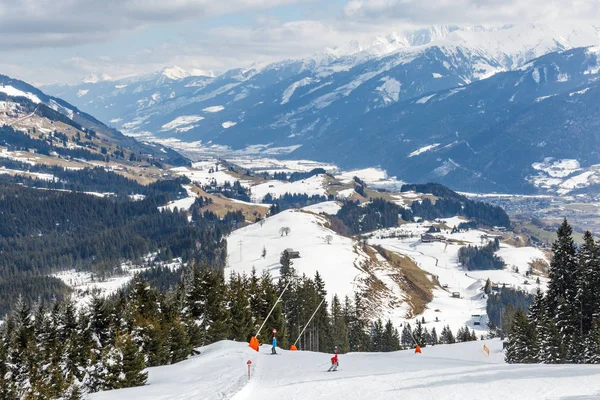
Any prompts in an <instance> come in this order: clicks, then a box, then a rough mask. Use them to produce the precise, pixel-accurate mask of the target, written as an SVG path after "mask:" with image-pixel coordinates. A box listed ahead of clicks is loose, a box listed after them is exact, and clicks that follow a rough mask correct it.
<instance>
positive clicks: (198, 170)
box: [171, 160, 248, 186]
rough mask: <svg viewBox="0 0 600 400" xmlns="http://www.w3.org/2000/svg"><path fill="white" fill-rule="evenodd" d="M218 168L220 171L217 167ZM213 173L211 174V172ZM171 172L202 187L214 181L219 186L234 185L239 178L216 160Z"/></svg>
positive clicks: (243, 182)
mask: <svg viewBox="0 0 600 400" xmlns="http://www.w3.org/2000/svg"><path fill="white" fill-rule="evenodd" d="M217 166H218V169H219V170H218V171H217V170H216V168H215V167H217ZM211 169H212V171H213V172H209V171H211ZM171 171H173V172H175V173H177V174H178V175H184V176H187V177H188V178H190V180H191V181H192V182H198V183H199V184H201V185H203V186H204V185H208V184H210V183H211V182H212V181H215V182H216V183H217V185H223V184H224V183H225V182H229V183H233V182H235V181H236V180H237V178H236V177H235V176H233V175H231V174H230V173H228V172H227V171H226V170H225V169H224V168H223V167H222V166H221V165H219V163H218V162H217V161H216V160H209V161H199V162H195V163H193V164H192V168H188V167H177V168H171ZM240 183H242V184H245V185H246V186H248V184H247V182H245V181H240Z"/></svg>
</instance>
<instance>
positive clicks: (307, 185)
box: [251, 175, 326, 202]
mask: <svg viewBox="0 0 600 400" xmlns="http://www.w3.org/2000/svg"><path fill="white" fill-rule="evenodd" d="M251 191H252V198H253V199H255V201H258V202H260V201H262V199H263V198H264V197H265V196H266V195H267V193H270V194H271V196H273V197H274V198H278V197H281V196H283V195H284V194H286V193H297V194H302V193H306V194H307V195H309V196H312V195H319V196H325V194H326V190H325V178H324V176H323V175H315V176H311V177H310V178H307V179H303V180H301V181H296V182H284V181H267V182H265V183H261V184H260V185H256V186H252V188H251Z"/></svg>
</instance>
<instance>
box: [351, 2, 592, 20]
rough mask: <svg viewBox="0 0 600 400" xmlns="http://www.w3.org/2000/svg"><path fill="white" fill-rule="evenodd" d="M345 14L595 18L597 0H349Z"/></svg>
mask: <svg viewBox="0 0 600 400" xmlns="http://www.w3.org/2000/svg"><path fill="white" fill-rule="evenodd" d="M344 13H345V15H346V17H347V18H350V19H355V20H362V21H365V22H371V23H374V22H376V21H381V20H401V21H406V22H410V23H413V24H496V23H516V22H527V23H547V22H554V21H557V20H577V19H585V20H588V21H594V20H596V21H597V20H598V17H599V16H600V3H599V2H598V1H596V0H531V1H525V0H428V1H422V0H350V1H349V2H348V3H347V4H346V6H345V7H344Z"/></svg>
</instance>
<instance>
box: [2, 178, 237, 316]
mask: <svg viewBox="0 0 600 400" xmlns="http://www.w3.org/2000/svg"><path fill="white" fill-rule="evenodd" d="M170 185H171V183H166V184H165V186H164V187H165V188H166V187H168V186H170ZM177 186H180V185H177ZM0 193H1V196H0V209H1V210H2V213H0V313H6V312H8V310H9V309H10V303H11V299H12V300H13V301H14V298H15V297H16V296H17V294H18V293H22V294H23V296H24V298H25V300H26V301H27V302H28V303H30V302H31V301H33V300H35V298H36V297H37V296H39V297H41V299H42V300H44V301H49V300H50V299H51V298H52V297H53V296H58V297H59V298H62V297H63V296H64V295H65V294H66V293H67V292H68V288H67V287H66V286H65V285H64V284H62V283H61V282H60V281H59V280H58V279H56V278H52V277H48V276H47V275H49V274H51V273H52V272H55V271H58V270H62V269H69V268H73V269H78V270H80V269H87V270H91V271H92V272H94V273H95V274H96V275H97V276H109V275H111V274H112V273H118V272H119V270H118V267H119V265H120V264H121V262H122V261H124V260H131V261H134V262H135V261H136V260H139V259H141V257H142V256H145V255H147V254H148V253H151V252H157V251H158V252H160V254H159V257H160V258H161V259H162V260H169V259H172V258H175V257H182V259H183V260H184V261H185V262H187V261H190V260H196V261H197V262H200V263H209V264H210V265H215V266H217V267H223V266H224V265H225V260H226V257H227V248H226V243H227V242H226V240H225V239H224V237H225V235H227V234H228V233H230V232H231V231H232V229H233V228H234V227H236V226H238V225H239V224H240V223H242V222H243V221H244V216H243V215H242V214H241V213H240V212H229V213H227V215H225V217H224V218H219V217H218V216H217V215H215V214H213V213H211V212H208V211H205V212H200V211H199V210H196V211H195V212H193V213H192V221H191V222H190V221H188V217H187V215H186V214H185V213H179V212H178V211H177V210H174V211H169V210H165V211H162V212H161V211H159V210H158V206H159V204H161V203H162V200H164V199H162V200H161V201H157V198H156V197H152V196H149V197H146V198H145V199H144V200H141V201H118V200H117V199H114V198H98V197H95V196H89V195H85V194H81V193H72V192H61V191H45V190H44V191H43V190H37V189H31V188H26V187H21V186H14V185H11V186H4V187H2V186H0ZM164 195H165V196H169V195H168V193H167V194H164Z"/></svg>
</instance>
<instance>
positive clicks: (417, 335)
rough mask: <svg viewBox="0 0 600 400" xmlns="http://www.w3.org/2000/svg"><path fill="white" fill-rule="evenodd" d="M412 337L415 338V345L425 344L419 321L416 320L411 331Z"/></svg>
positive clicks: (425, 340)
mask: <svg viewBox="0 0 600 400" xmlns="http://www.w3.org/2000/svg"><path fill="white" fill-rule="evenodd" d="M412 338H413V339H414V340H415V342H416V343H415V345H416V346H421V347H424V346H425V345H426V344H427V338H426V337H425V330H424V329H423V324H422V322H421V321H419V320H417V322H416V324H415V329H414V330H413V332H412Z"/></svg>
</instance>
